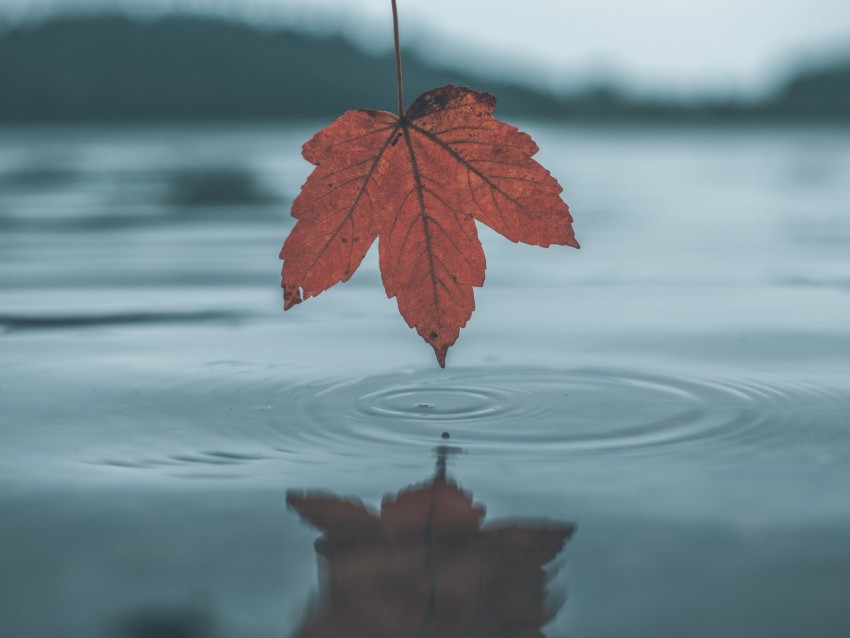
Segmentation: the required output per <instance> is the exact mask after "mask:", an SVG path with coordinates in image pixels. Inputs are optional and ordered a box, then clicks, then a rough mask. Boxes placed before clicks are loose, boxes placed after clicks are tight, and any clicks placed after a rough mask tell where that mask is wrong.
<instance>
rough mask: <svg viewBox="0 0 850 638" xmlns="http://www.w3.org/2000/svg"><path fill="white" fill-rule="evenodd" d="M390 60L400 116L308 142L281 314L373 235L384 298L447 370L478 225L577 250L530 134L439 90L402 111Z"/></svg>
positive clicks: (480, 96)
mask: <svg viewBox="0 0 850 638" xmlns="http://www.w3.org/2000/svg"><path fill="white" fill-rule="evenodd" d="M397 52H398V48H397ZM396 59H397V61H398V74H399V115H395V114H393V113H389V112H386V111H374V110H356V111H348V112H346V113H345V114H344V115H342V117H340V118H339V119H337V120H336V121H335V122H333V123H332V124H331V125H330V126H328V127H327V128H325V129H323V130H322V131H319V132H318V133H317V134H316V135H315V136H314V137H313V138H312V139H311V140H310V141H309V142H307V143H306V144H305V145H304V148H303V155H304V158H305V159H306V160H307V161H309V162H311V163H312V164H315V165H316V168H315V169H314V170H313V172H312V174H311V175H310V176H309V178H308V179H307V181H306V183H305V184H304V186H303V187H302V190H301V193H300V194H299V195H298V197H297V198H296V199H295V202H294V203H293V205H292V216H293V217H295V218H296V219H297V220H298V221H297V223H296V224H295V227H294V228H293V230H292V233H291V234H290V235H289V237H288V238H287V239H286V242H285V243H284V245H283V249H282V250H281V253H280V258H281V259H282V260H283V269H282V286H283V290H284V309H287V310H288V309H289V308H291V307H292V306H294V305H295V304H298V303H301V301H303V300H304V299H308V298H309V297H313V296H315V295H318V294H319V293H321V292H322V291H324V290H327V289H328V288H330V287H331V286H333V285H334V284H336V283H337V282H340V281H347V280H348V279H350V278H351V276H352V275H353V274H354V271H355V270H357V267H358V266H359V265H360V262H361V261H362V260H363V257H364V256H365V255H366V252H367V251H368V250H369V247H370V246H371V245H372V243H373V242H374V241H375V239H376V238H377V237H380V243H379V253H380V268H381V276H382V278H383V282H384V289H385V290H386V293H387V296H388V297H390V298H392V297H396V299H397V301H398V308H399V311H400V312H401V315H402V317H404V320H405V321H406V322H407V324H408V325H409V326H410V327H411V328H416V331H417V332H418V333H419V334H420V335H421V336H422V338H423V339H425V341H427V342H428V343H429V344H431V346H432V347H433V348H434V351H435V352H436V354H437V361H438V362H439V363H440V366H442V367H445V360H446V352H447V351H448V349H449V347H450V346H451V345H452V344H454V342H455V341H456V340H457V338H458V335H459V334H460V329H461V328H463V327H464V326H465V325H466V323H467V321H468V320H469V318H470V317H471V316H472V311H473V310H474V308H475V300H474V297H473V287H475V286H482V285H483V284H484V268H485V260H484V251H483V249H482V247H481V242H480V241H479V240H478V233H477V231H476V227H475V220H478V221H480V222H482V223H484V224H486V225H487V226H489V227H490V228H492V229H493V230H495V231H496V232H498V233H500V234H502V235H504V236H505V237H507V238H508V239H510V240H511V241H514V242H524V243H527V244H535V245H538V246H549V245H550V244H559V245H567V246H573V247H575V248H578V247H579V245H578V242H576V239H575V235H574V233H573V229H572V217H571V216H570V212H569V208H568V207H567V204H566V203H564V201H563V200H562V199H561V197H560V193H561V191H562V188H561V186H560V185H559V184H558V182H557V180H555V178H554V177H552V175H551V174H550V173H549V171H547V170H546V169H545V168H543V167H542V166H541V165H540V164H538V163H537V162H536V161H535V160H534V159H532V156H533V155H534V154H535V153H536V152H537V150H538V148H537V145H536V144H535V143H534V141H533V140H532V139H531V137H529V136H528V135H527V134H525V133H522V132H520V131H519V130H518V129H516V128H515V127H513V126H510V125H508V124H505V123H504V122H501V121H499V120H498V119H496V118H495V117H493V115H492V113H493V109H494V108H495V105H496V99H495V98H494V97H493V96H492V95H490V94H488V93H480V92H478V91H473V90H471V89H468V88H465V87H455V86H444V87H440V88H436V89H432V90H431V91H428V92H426V93H424V94H423V95H421V96H420V97H419V98H417V99H416V101H414V102H413V104H412V105H411V106H410V108H408V109H407V111H405V112H404V113H402V112H401V104H402V97H401V82H400V78H401V71H400V69H401V67H400V58H399V57H398V55H397V58H396Z"/></svg>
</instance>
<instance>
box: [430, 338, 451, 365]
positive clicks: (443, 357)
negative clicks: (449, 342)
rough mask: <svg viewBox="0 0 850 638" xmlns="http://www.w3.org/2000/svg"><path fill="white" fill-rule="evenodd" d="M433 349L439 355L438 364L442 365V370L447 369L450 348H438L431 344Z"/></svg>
mask: <svg viewBox="0 0 850 638" xmlns="http://www.w3.org/2000/svg"><path fill="white" fill-rule="evenodd" d="M431 347H432V348H434V353H435V354H436V355H437V363H439V364H440V367H441V368H445V367H446V354H447V353H448V351H449V347H448V346H437V345H434V344H431Z"/></svg>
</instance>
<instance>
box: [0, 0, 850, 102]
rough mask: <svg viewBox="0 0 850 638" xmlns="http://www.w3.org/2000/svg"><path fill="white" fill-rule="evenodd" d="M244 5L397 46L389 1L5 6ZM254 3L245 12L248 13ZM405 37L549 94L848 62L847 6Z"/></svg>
mask: <svg viewBox="0 0 850 638" xmlns="http://www.w3.org/2000/svg"><path fill="white" fill-rule="evenodd" d="M95 2H98V3H102V4H103V3H105V4H112V5H123V6H132V7H136V8H142V7H144V8H146V10H150V8H151V7H159V6H165V5H171V6H180V7H184V8H185V7H197V6H210V5H214V6H217V7H219V9H226V8H228V7H239V8H240V9H239V10H240V11H249V12H252V13H254V14H255V15H265V16H268V15H270V14H274V15H276V16H277V17H278V19H285V20H288V21H298V22H301V23H305V22H306V23H311V24H315V25H316V26H317V27H318V28H321V29H328V30H333V31H337V30H345V31H348V32H349V33H350V34H351V35H352V36H354V37H356V38H361V39H363V40H365V41H366V42H367V43H368V44H369V45H370V46H375V47H381V48H383V47H384V46H391V44H392V34H391V31H390V29H391V14H390V0H0V7H6V8H13V7H16V8H17V9H18V10H20V8H21V7H24V8H26V9H27V10H32V9H33V8H34V7H37V6H38V5H40V4H44V3H53V4H56V5H60V6H66V5H71V4H93V3H95ZM246 7H247V8H246ZM399 9H400V13H401V23H402V40H403V41H407V42H409V43H412V44H415V45H417V47H418V48H419V49H421V50H423V51H424V52H426V53H428V54H430V55H431V56H433V57H435V58H437V59H440V60H443V61H446V60H448V61H451V60H452V59H453V58H454V59H457V58H458V57H460V58H461V59H463V60H464V61H470V60H471V61H474V62H476V63H479V64H484V65H486V66H489V67H490V68H491V69H492V70H510V71H520V72H522V73H524V74H531V75H535V76H537V77H538V78H540V79H543V80H544V81H546V82H549V83H550V84H552V85H553V86H559V85H561V86H564V85H567V86H569V85H571V84H574V83H576V82H581V81H586V80H587V79H588V78H590V79H593V78H596V77H601V78H614V79H617V80H620V81H624V82H627V83H630V84H632V85H634V86H637V87H640V88H648V89H657V88H661V89H665V90H672V91H677V92H686V93H687V92H692V91H699V92H702V91H706V90H721V91H726V90H759V89H763V88H765V87H767V86H769V85H770V84H771V83H772V82H774V81H776V79H777V78H779V77H781V76H782V74H783V72H785V71H787V69H788V68H789V65H794V64H796V63H797V62H798V61H801V60H802V61H805V59H806V58H812V57H814V58H818V57H822V56H823V54H824V53H828V52H831V51H835V50H843V52H844V53H845V54H850V0H562V1H559V0H399Z"/></svg>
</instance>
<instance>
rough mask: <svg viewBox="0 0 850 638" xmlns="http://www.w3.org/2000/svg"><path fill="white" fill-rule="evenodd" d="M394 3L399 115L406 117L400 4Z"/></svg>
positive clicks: (394, 1)
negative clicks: (399, 31)
mask: <svg viewBox="0 0 850 638" xmlns="http://www.w3.org/2000/svg"><path fill="white" fill-rule="evenodd" d="M392 3H393V34H394V35H395V77H396V82H397V83H398V116H399V118H403V117H404V85H403V84H402V80H401V47H400V45H399V38H398V6H397V5H396V0H392Z"/></svg>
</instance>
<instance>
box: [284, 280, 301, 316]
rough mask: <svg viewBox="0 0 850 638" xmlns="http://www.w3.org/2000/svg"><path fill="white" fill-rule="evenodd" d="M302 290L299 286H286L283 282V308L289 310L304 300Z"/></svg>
mask: <svg viewBox="0 0 850 638" xmlns="http://www.w3.org/2000/svg"><path fill="white" fill-rule="evenodd" d="M302 293H303V291H302V289H301V287H300V286H287V285H286V284H283V309H284V310H289V309H290V308H292V306H296V305H298V304H300V303H301V302H302V301H304V297H303V294H302Z"/></svg>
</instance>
